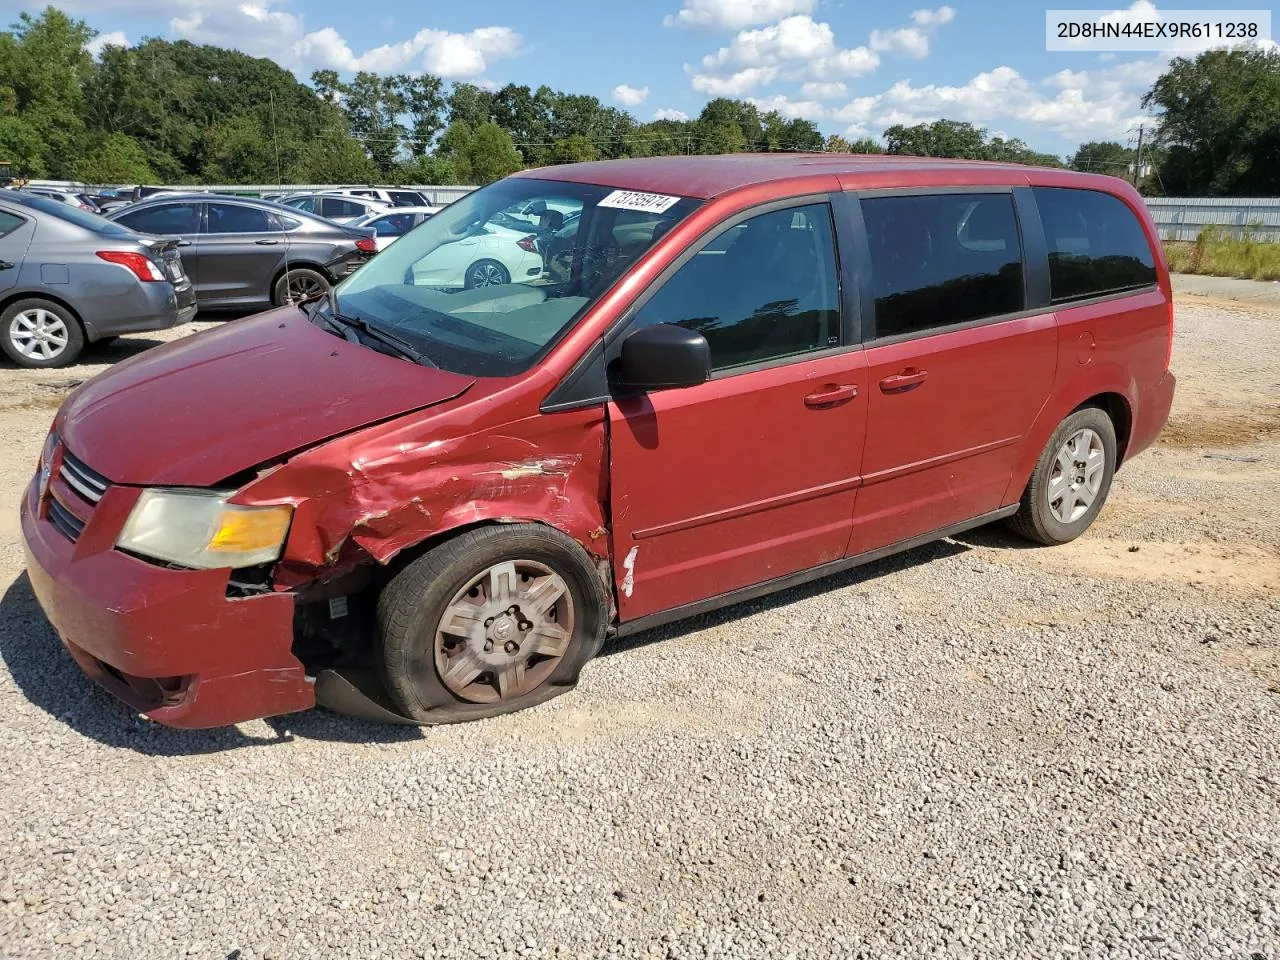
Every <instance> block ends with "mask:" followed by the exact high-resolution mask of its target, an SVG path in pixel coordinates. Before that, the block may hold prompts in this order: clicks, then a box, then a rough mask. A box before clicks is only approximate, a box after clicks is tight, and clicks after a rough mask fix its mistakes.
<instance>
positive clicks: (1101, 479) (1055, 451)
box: [1009, 407, 1116, 546]
mask: <svg viewBox="0 0 1280 960" xmlns="http://www.w3.org/2000/svg"><path fill="white" fill-rule="evenodd" d="M1115 469H1116V429H1115V425H1114V424H1112V422H1111V418H1110V417H1109V416H1107V414H1106V412H1105V411H1103V410H1100V409H1098V408H1097V407H1085V408H1084V409H1082V410H1077V411H1076V412H1075V413H1073V414H1071V416H1069V417H1067V418H1066V419H1065V420H1063V421H1062V423H1060V424H1058V429H1057V430H1055V431H1054V432H1053V436H1052V437H1050V438H1049V442H1048V443H1047V444H1045V448H1044V451H1043V452H1042V453H1041V454H1040V459H1039V460H1038V461H1036V467H1035V470H1034V471H1033V472H1032V474H1031V480H1030V482H1029V483H1028V484H1027V489H1026V491H1025V492H1024V493H1023V494H1022V502H1021V504H1019V506H1018V512H1017V513H1016V514H1014V515H1013V516H1012V517H1010V518H1009V524H1010V526H1012V527H1013V529H1014V530H1015V531H1016V532H1018V533H1019V534H1021V535H1022V536H1024V537H1026V538H1027V539H1028V540H1034V541H1035V542H1037V543H1043V544H1047V545H1050V546H1052V545H1055V544H1059V543H1067V542H1068V541H1071V540H1074V539H1075V538H1076V537H1078V536H1080V534H1082V533H1084V532H1085V531H1086V530H1087V529H1089V526H1090V524H1092V523H1093V521H1094V519H1095V518H1096V517H1097V516H1098V512H1099V511H1100V510H1101V509H1102V505H1103V504H1104V503H1106V501H1107V494H1108V493H1109V492H1110V491H1111V479H1112V477H1113V476H1114V475H1115Z"/></svg>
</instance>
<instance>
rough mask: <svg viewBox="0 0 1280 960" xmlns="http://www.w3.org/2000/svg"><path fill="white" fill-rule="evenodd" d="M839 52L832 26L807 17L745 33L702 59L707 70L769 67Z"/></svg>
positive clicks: (790, 19)
mask: <svg viewBox="0 0 1280 960" xmlns="http://www.w3.org/2000/svg"><path fill="white" fill-rule="evenodd" d="M835 49H836V38H835V34H834V33H832V31H831V26H830V24H826V23H816V22H815V21H814V20H813V18H811V17H808V16H795V17H787V18H786V19H785V20H781V21H779V22H778V23H775V24H773V25H772V26H768V27H761V28H760V29H759V30H743V31H742V32H741V33H739V34H738V35H737V36H736V37H734V38H733V41H732V42H731V43H730V44H729V46H727V47H721V48H720V49H719V50H718V51H716V52H715V53H714V54H709V55H707V56H705V57H703V58H702V65H703V66H704V67H706V68H707V69H708V70H714V69H716V68H717V67H723V66H725V65H727V64H733V63H739V64H762V63H763V64H769V63H777V62H778V61H779V60H808V59H812V58H813V57H820V56H826V55H827V54H830V53H834V52H835Z"/></svg>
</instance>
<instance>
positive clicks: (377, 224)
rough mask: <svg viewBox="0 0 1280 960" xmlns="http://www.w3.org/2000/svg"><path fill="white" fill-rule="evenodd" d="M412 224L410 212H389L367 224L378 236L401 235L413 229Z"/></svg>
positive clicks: (412, 217) (412, 219) (412, 218)
mask: <svg viewBox="0 0 1280 960" xmlns="http://www.w3.org/2000/svg"><path fill="white" fill-rule="evenodd" d="M413 224H414V216H413V214H412V213H389V214H387V215H386V216H385V217H379V218H378V219H377V220H374V221H372V222H371V223H370V224H369V226H371V227H373V232H374V233H376V234H377V235H378V236H380V237H403V236H404V235H405V234H406V233H408V232H409V231H410V230H412V229H413Z"/></svg>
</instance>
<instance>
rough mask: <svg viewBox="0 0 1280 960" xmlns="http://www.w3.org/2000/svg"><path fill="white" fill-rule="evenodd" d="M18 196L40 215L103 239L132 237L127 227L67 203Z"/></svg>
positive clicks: (32, 195) (27, 194)
mask: <svg viewBox="0 0 1280 960" xmlns="http://www.w3.org/2000/svg"><path fill="white" fill-rule="evenodd" d="M19 196H20V197H21V198H22V200H21V202H22V204H23V205H24V206H27V207H31V208H32V209H33V210H39V211H40V212H41V213H48V214H51V215H52V216H55V217H58V218H59V219H61V220H67V221H69V222H71V223H74V224H75V225H76V226H78V227H84V228H85V229H86V230H92V231H93V232H94V233H98V234H101V235H102V236H104V237H125V236H130V237H131V236H133V231H132V230H130V229H129V228H128V227H125V226H122V225H120V224H118V223H116V222H114V221H112V220H108V219H106V218H105V217H101V216H99V215H98V214H96V213H90V212H89V211H87V210H81V209H80V208H79V207H73V206H71V204H69V203H62V202H60V201H58V200H51V199H49V198H48V197H44V196H41V195H40V194H38V193H23V194H19Z"/></svg>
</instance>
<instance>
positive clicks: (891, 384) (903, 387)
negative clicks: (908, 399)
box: [880, 367, 929, 393]
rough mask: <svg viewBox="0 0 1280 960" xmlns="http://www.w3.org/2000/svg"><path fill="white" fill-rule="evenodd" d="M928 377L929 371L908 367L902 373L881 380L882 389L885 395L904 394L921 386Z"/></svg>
mask: <svg viewBox="0 0 1280 960" xmlns="http://www.w3.org/2000/svg"><path fill="white" fill-rule="evenodd" d="M928 376H929V371H928V370H917V369H916V368H915V367H908V368H907V369H906V370H903V371H902V372H901V373H895V374H893V376H890V377H885V378H884V379H883V380H881V381H880V389H881V391H882V392H884V393H903V392H904V391H907V390H912V389H914V388H916V387H918V386H920V384H922V383H924V382H925V380H926V379H927V378H928Z"/></svg>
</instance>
